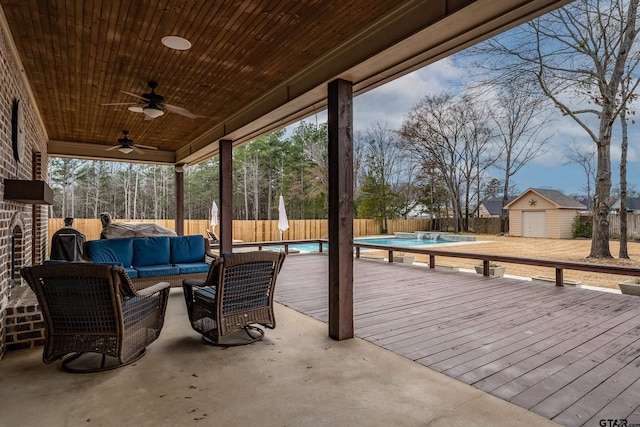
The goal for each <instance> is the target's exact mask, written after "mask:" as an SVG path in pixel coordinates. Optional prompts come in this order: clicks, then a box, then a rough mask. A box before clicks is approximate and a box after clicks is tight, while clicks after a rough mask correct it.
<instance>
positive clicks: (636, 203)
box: [611, 197, 640, 212]
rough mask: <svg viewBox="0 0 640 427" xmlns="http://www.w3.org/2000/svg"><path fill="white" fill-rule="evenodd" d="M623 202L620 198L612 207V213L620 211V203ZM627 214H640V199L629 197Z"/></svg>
mask: <svg viewBox="0 0 640 427" xmlns="http://www.w3.org/2000/svg"><path fill="white" fill-rule="evenodd" d="M621 201H622V200H621V199H620V198H618V199H617V200H616V201H615V202H614V203H613V204H612V205H611V210H612V211H619V210H620V202H621ZM627 212H640V197H627Z"/></svg>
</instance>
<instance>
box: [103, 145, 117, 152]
mask: <svg viewBox="0 0 640 427" xmlns="http://www.w3.org/2000/svg"><path fill="white" fill-rule="evenodd" d="M116 148H120V145H114V146H113V147H109V148H107V149H106V150H105V151H111V150H115V149H116Z"/></svg>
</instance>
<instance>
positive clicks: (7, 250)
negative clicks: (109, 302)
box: [0, 8, 48, 358]
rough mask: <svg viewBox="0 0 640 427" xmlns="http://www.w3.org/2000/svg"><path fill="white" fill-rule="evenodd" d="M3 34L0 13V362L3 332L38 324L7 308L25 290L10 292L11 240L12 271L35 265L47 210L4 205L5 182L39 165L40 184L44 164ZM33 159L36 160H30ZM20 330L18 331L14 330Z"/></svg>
mask: <svg viewBox="0 0 640 427" xmlns="http://www.w3.org/2000/svg"><path fill="white" fill-rule="evenodd" d="M7 28H8V27H7V25H6V21H5V18H4V14H3V12H2V9H1V8H0V82H2V84H0V165H1V166H0V358H2V356H3V355H4V353H5V351H6V350H7V341H6V331H7V327H8V325H9V324H11V325H10V326H11V327H12V328H14V326H16V325H18V324H20V325H22V324H24V323H29V322H31V321H35V322H36V323H37V322H38V321H39V320H34V319H36V318H37V317H38V316H39V314H36V313H35V310H36V308H35V305H32V306H26V307H24V309H25V310H34V311H33V312H25V313H18V311H20V310H18V307H15V306H12V305H11V294H12V293H13V294H22V293H23V292H24V289H23V287H24V286H26V285H18V286H13V287H12V280H11V260H12V257H11V247H12V244H11V241H12V236H14V235H15V233H16V232H17V234H18V235H19V239H20V240H19V242H18V247H19V250H20V251H21V253H20V254H18V257H17V258H16V259H17V260H18V261H19V262H20V263H21V265H19V266H18V267H20V266H25V265H31V264H34V263H41V262H42V261H43V260H44V256H45V254H46V246H47V238H46V236H47V207H46V206H40V205H36V206H32V205H30V204H25V203H16V202H12V201H8V200H4V180H5V179H27V180H29V179H33V178H34V173H35V169H37V168H36V166H37V165H35V164H34V162H40V164H41V166H42V170H41V175H42V177H45V178H46V177H47V170H46V167H47V163H48V156H47V139H48V137H47V133H46V131H45V129H44V127H43V125H42V122H41V119H40V117H39V114H38V111H37V107H36V105H35V104H34V102H33V100H32V97H31V92H30V88H29V86H28V82H27V79H26V77H25V76H24V74H23V72H22V71H21V70H22V67H21V64H20V60H19V58H18V57H17V55H16V53H15V48H14V45H13V40H12V39H11V34H9V32H8V30H7ZM16 99H17V100H18V101H19V102H20V107H21V109H22V112H23V116H22V117H23V129H24V141H25V150H24V151H23V153H22V154H23V155H22V158H21V160H20V161H19V162H18V161H16V160H15V159H14V156H13V147H12V144H11V129H12V127H11V116H12V106H13V101H14V100H16ZM34 153H40V155H39V156H37V155H36V156H34ZM16 227H18V229H17V230H16ZM21 316H22V318H21ZM21 328H24V326H19V327H18V328H17V329H21ZM13 330H14V329H12V331H13ZM24 332H25V333H27V331H24ZM29 332H33V331H29ZM12 334H13V332H12ZM24 336H25V335H22V337H24ZM11 339H12V340H15V339H17V335H12V338H11ZM35 341H37V339H36V340H34V342H35ZM14 342H15V341H14ZM30 345H31V344H30Z"/></svg>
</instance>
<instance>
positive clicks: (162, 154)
mask: <svg viewBox="0 0 640 427" xmlns="http://www.w3.org/2000/svg"><path fill="white" fill-rule="evenodd" d="M111 147H113V145H98V144H84V143H82V142H73V141H54V140H50V141H49V142H48V143H47V151H48V152H49V155H50V156H53V157H71V158H75V159H83V160H110V161H116V162H117V161H122V162H136V163H154V164H161V165H175V164H176V155H175V153H174V152H173V151H162V150H145V149H142V151H143V153H137V152H135V151H132V152H131V153H129V154H124V153H121V152H120V151H118V150H117V149H116V150H111V151H109V152H108V154H109V158H106V157H105V154H106V153H105V152H106V150H107V149H108V148H111Z"/></svg>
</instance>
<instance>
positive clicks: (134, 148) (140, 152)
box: [131, 145, 144, 154]
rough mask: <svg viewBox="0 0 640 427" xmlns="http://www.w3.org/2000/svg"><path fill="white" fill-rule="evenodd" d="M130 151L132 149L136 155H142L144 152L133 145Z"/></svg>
mask: <svg viewBox="0 0 640 427" xmlns="http://www.w3.org/2000/svg"><path fill="white" fill-rule="evenodd" d="M131 149H133V151H135V152H136V153H138V154H144V151H142V150H141V149H139V148H138V147H136V146H135V145H131Z"/></svg>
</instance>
